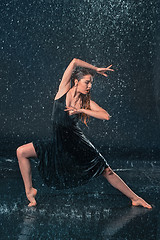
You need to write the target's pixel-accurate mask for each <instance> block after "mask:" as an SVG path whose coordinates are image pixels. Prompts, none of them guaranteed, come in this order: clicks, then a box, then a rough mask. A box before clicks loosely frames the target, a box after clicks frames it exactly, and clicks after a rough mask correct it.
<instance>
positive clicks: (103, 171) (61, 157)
mask: <svg viewBox="0 0 160 240" xmlns="http://www.w3.org/2000/svg"><path fill="white" fill-rule="evenodd" d="M111 67H112V65H110V66H109V67H107V68H97V67H95V66H93V65H91V64H89V63H87V62H84V61H82V60H80V59H76V58H74V59H73V60H72V61H71V62H70V64H69V65H68V67H67V69H66V70H65V72H64V74H63V77H62V80H61V83H60V85H59V89H58V92H57V94H56V96H55V99H54V104H53V113H52V121H53V134H52V135H53V138H52V140H50V141H46V140H44V141H34V142H31V143H28V144H25V145H23V146H20V147H18V149H17V158H18V162H19V167H20V171H21V174H22V178H23V181H24V186H25V192H26V196H27V198H28V200H29V202H30V203H29V205H28V206H29V207H31V206H36V204H37V203H36V199H35V197H36V194H37V189H35V188H33V186H32V172H31V166H30V159H29V158H31V157H36V158H38V159H39V165H38V169H39V173H40V175H41V177H42V179H43V181H44V182H45V183H46V184H47V185H48V186H51V185H52V186H54V187H55V188H56V189H66V188H73V187H76V186H80V185H83V184H85V183H87V182H88V181H89V180H90V179H92V178H93V177H97V176H99V175H102V176H104V177H105V178H106V179H107V180H108V182H109V183H110V184H111V185H112V186H113V187H115V188H117V189H118V190H120V191H121V192H122V193H123V194H125V195H126V196H127V197H128V198H130V199H131V202H132V205H133V206H138V205H141V206H143V207H146V208H152V207H151V205H149V204H148V203H147V202H146V201H144V200H143V199H142V198H140V197H139V196H137V195H136V194H135V193H134V192H133V191H132V190H131V189H130V188H129V187H128V186H127V185H126V184H125V183H124V181H123V180H122V179H121V178H120V177H119V176H118V175H117V174H116V173H115V172H114V171H113V170H112V169H111V168H110V166H109V165H108V163H107V161H106V159H105V158H104V157H103V156H102V155H101V154H100V152H99V151H98V150H97V149H96V148H95V147H94V146H93V144H92V143H91V142H90V141H89V140H88V139H87V138H86V137H85V135H84V134H83V132H82V130H81V129H80V127H79V126H78V121H79V120H80V119H81V121H82V122H84V124H85V125H87V121H88V119H89V117H90V116H91V117H95V118H98V119H102V120H109V119H110V115H109V114H108V112H107V111H106V110H104V109H103V108H101V107H100V106H99V105H98V104H97V103H95V102H94V101H92V100H91V98H90V90H91V87H92V82H93V72H95V73H98V74H101V75H103V76H105V77H107V74H106V72H107V71H114V70H113V69H112V68H111Z"/></svg>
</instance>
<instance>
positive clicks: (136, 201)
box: [103, 167, 152, 208]
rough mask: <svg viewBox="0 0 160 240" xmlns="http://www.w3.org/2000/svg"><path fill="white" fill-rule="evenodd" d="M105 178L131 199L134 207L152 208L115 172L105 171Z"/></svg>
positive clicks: (107, 169) (108, 169)
mask: <svg viewBox="0 0 160 240" xmlns="http://www.w3.org/2000/svg"><path fill="white" fill-rule="evenodd" d="M103 176H104V177H105V178H106V179H107V180H108V182H109V183H110V184H111V185H112V186H113V187H115V188H117V189H118V190H119V191H121V192H122V193H123V194H125V195H126V196H127V197H128V198H130V199H131V201H132V205H133V206H139V205H141V206H143V207H146V208H152V207H151V205H149V204H148V203H147V202H145V201H144V200H143V199H142V198H140V197H139V196H137V195H136V194H135V193H134V192H133V191H132V190H131V189H130V188H129V187H128V186H127V185H126V184H125V182H124V181H123V180H122V179H121V178H120V177H119V176H118V175H117V174H116V173H115V172H113V170H112V169H111V168H110V167H108V168H106V169H105V170H104V172H103Z"/></svg>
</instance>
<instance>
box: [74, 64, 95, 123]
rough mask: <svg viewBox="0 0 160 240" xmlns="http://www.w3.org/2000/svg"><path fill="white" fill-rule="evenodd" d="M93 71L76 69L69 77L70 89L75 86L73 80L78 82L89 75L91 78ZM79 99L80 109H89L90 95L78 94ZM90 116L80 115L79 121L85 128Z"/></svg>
mask: <svg viewBox="0 0 160 240" xmlns="http://www.w3.org/2000/svg"><path fill="white" fill-rule="evenodd" d="M94 74H95V73H94V71H93V70H91V69H88V68H76V69H75V71H74V72H73V73H72V76H71V87H73V86H74V85H75V82H74V80H75V79H77V80H78V81H80V80H81V79H82V78H83V77H84V76H86V75H91V76H92V77H94ZM80 98H81V100H82V108H84V109H91V107H90V99H91V95H90V92H89V93H87V94H85V95H84V94H80ZM89 118H90V116H89V115H87V114H85V113H81V121H82V122H84V124H85V125H86V126H87V122H88V121H89Z"/></svg>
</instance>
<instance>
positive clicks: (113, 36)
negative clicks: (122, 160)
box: [0, 0, 160, 160]
mask: <svg viewBox="0 0 160 240" xmlns="http://www.w3.org/2000/svg"><path fill="white" fill-rule="evenodd" d="M0 5H1V6H0V12H1V18H0V19H1V20H0V21H1V26H0V32H1V35H0V36H1V37H0V51H1V60H0V61H1V63H0V71H1V72H0V78H1V79H0V82H1V88H0V89H1V94H0V95H1V111H0V114H1V118H0V125H1V135H0V140H1V147H0V148H1V149H0V152H1V155H6V154H8V153H10V154H15V151H16V148H17V147H18V146H19V145H22V144H25V143H27V142H31V141H32V140H36V139H41V138H44V137H50V136H51V134H52V125H51V124H52V123H51V112H52V104H53V98H54V96H55V94H56V91H57V89H58V85H59V83H60V79H61V77H62V75H63V72H64V70H65V69H66V67H67V65H68V64H69V62H70V61H71V60H72V59H73V58H74V57H75V58H79V59H82V60H84V61H87V62H89V63H91V64H93V65H95V66H98V67H105V66H108V65H110V64H113V68H114V70H115V72H113V73H112V72H111V73H109V74H108V75H109V76H108V78H105V77H103V76H101V75H96V76H95V78H94V83H93V88H92V91H91V95H92V99H93V100H94V101H95V102H96V103H97V104H99V105H100V106H101V107H103V108H104V109H106V110H107V111H108V112H109V114H110V115H111V116H112V117H111V119H110V121H102V120H99V119H94V118H90V123H89V128H86V127H85V125H84V124H83V123H80V126H81V127H82V129H83V131H84V133H85V135H86V136H87V137H88V138H89V139H90V140H91V142H92V143H94V145H95V146H96V147H97V148H99V149H100V150H101V151H102V152H104V153H105V152H109V153H110V154H113V153H114V154H115V156H116V155H117V156H120V155H119V154H121V156H122V157H126V156H127V157H128V156H129V157H131V156H132V157H133V159H134V158H135V157H136V158H140V159H142V158H144V157H147V159H148V160H150V159H152V160H153V159H155V158H157V159H159V148H160V147H159V133H160V124H159V122H160V118H159V99H160V98H159V95H160V93H159V92H160V79H159V73H160V67H159V65H160V64H159V60H160V47H159V46H160V45H159V42H160V41H159V40H160V34H159V32H160V31H159V23H160V15H159V1H158V0H157V1H145V0H140V1H133V0H125V1H124V0H123V1H122V0H114V1H113V0H109V1H105V0H101V1H95V0H82V1H69V0H63V1H62V0H57V1H53V0H47V1H42V0H41V1H24V0H21V1H1V3H0Z"/></svg>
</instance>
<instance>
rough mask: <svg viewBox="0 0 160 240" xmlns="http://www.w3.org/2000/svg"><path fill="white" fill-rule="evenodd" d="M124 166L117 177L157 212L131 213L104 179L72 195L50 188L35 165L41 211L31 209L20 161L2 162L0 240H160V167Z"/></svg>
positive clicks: (133, 209) (138, 209)
mask: <svg viewBox="0 0 160 240" xmlns="http://www.w3.org/2000/svg"><path fill="white" fill-rule="evenodd" d="M123 163H124V161H123ZM113 165H114V164H113ZM118 165H119V166H120V164H118ZM124 165H125V166H127V168H124V167H123V168H119V169H115V171H116V173H118V175H120V177H122V179H123V180H125V182H126V183H127V184H128V185H129V186H130V187H131V188H132V189H133V190H134V191H135V192H136V193H137V194H138V195H140V196H141V197H143V198H144V199H145V200H147V201H148V202H149V203H151V204H152V206H153V209H152V210H148V209H144V208H142V207H131V203H130V200H129V199H128V198H126V197H125V196H124V195H122V194H121V193H120V192H119V191H118V190H116V189H114V188H113V187H112V186H110V185H109V184H108V182H107V180H105V179H104V178H103V177H98V178H96V179H94V180H92V181H91V182H89V183H88V184H87V185H85V186H82V187H79V188H76V189H72V190H66V191H64V190H63V191H62V190H61V191H56V190H54V189H53V188H52V189H51V188H48V187H46V186H44V185H43V183H42V181H41V179H40V177H39V175H38V171H37V165H36V163H35V162H33V161H32V169H33V182H34V186H35V187H36V188H37V189H38V196H37V203H38V205H37V207H36V208H28V207H27V204H28V201H27V200H26V198H25V193H24V187H23V182H22V179H21V175H20V172H19V168H18V164H17V160H16V158H3V157H1V158H0V182H1V184H0V192H1V196H0V219H1V220H0V232H1V233H0V236H1V237H0V239H1V240H5V239H11V240H14V239H18V240H29V239H34V240H40V239H42V240H49V239H52V240H91V239H92V240H94V239H95V240H109V239H111V240H141V239H143V240H144V239H145V240H159V239H160V200H159V196H160V184H159V183H160V163H158V162H152V164H150V163H147V162H143V163H142V162H140V163H138V162H137V163H136V164H134V163H128V162H126V164H124Z"/></svg>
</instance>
